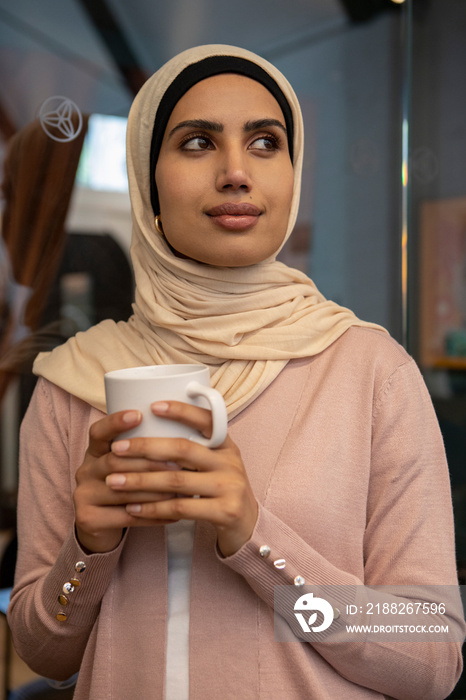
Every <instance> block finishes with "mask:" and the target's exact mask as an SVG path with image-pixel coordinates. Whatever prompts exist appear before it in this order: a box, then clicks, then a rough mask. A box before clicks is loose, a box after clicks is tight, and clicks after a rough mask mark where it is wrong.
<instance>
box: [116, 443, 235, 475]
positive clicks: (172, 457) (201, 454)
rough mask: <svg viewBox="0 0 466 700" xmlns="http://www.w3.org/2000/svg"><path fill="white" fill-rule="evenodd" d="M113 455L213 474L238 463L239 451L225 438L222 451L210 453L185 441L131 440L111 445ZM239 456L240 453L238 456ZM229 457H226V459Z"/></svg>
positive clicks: (203, 447)
mask: <svg viewBox="0 0 466 700" xmlns="http://www.w3.org/2000/svg"><path fill="white" fill-rule="evenodd" d="M111 450H112V453H113V454H115V455H118V456H119V457H122V456H124V457H125V458H128V457H145V458H146V459H148V460H150V461H153V462H165V463H174V464H177V465H179V467H182V468H183V469H187V470H195V471H213V470H217V469H221V468H224V467H226V466H227V464H228V461H229V459H230V461H231V460H232V459H233V460H234V461H235V462H238V461H239V460H238V459H237V453H238V450H237V448H236V446H235V445H234V443H233V442H232V441H231V440H230V438H229V437H228V436H227V438H226V440H225V442H224V444H223V449H222V448H218V449H215V450H211V449H209V448H208V447H205V446H204V445H200V444H199V443H197V442H195V441H193V440H187V439H185V438H133V439H132V440H117V441H115V442H113V443H112V446H111ZM238 454H239V453H238ZM227 455H228V456H227Z"/></svg>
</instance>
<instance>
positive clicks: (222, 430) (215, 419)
mask: <svg viewBox="0 0 466 700" xmlns="http://www.w3.org/2000/svg"><path fill="white" fill-rule="evenodd" d="M186 393H187V394H188V396H189V398H190V399H196V398H197V397H198V396H203V397H204V398H206V399H207V401H208V402H209V405H210V410H211V411H212V436H211V437H210V438H205V437H202V436H199V437H197V436H196V437H195V438H192V439H193V440H194V441H195V442H198V443H199V444H200V445H205V447H219V446H220V445H221V444H222V443H223V442H224V440H225V438H226V436H227V429H228V418H227V409H226V406H225V401H224V400H223V396H222V395H221V393H220V392H219V391H217V390H216V389H212V387H211V386H204V384H201V383H200V382H196V381H192V382H189V384H188V386H187V387H186Z"/></svg>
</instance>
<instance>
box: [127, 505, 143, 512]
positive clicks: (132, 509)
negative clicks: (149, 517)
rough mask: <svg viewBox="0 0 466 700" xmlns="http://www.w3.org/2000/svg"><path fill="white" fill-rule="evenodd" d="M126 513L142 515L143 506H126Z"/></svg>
mask: <svg viewBox="0 0 466 700" xmlns="http://www.w3.org/2000/svg"><path fill="white" fill-rule="evenodd" d="M126 512H127V513H140V512H141V505H140V504H139V503H129V504H128V505H127V506H126Z"/></svg>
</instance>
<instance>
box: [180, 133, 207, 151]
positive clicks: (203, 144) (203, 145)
mask: <svg viewBox="0 0 466 700" xmlns="http://www.w3.org/2000/svg"><path fill="white" fill-rule="evenodd" d="M180 148H181V149H182V150H183V151H207V150H209V149H210V148H212V141H211V140H210V139H209V138H208V137H207V136H200V135H199V136H188V137H186V138H185V139H184V140H183V141H182V142H181V144H180Z"/></svg>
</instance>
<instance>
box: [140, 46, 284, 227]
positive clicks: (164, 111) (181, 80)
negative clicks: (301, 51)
mask: <svg viewBox="0 0 466 700" xmlns="http://www.w3.org/2000/svg"><path fill="white" fill-rule="evenodd" d="M219 73H238V74H239V75H244V76H246V77H247V78H252V79H253V80H256V81H257V82H258V83H261V84H262V85H263V86H264V87H265V88H267V90H268V91H269V92H270V93H271V94H272V95H273V96H274V97H275V99H276V100H277V102H278V104H279V105H280V107H281V110H282V112H283V116H284V118H285V126H286V133H287V139H288V150H289V152H290V158H291V161H293V131H294V129H293V115H292V113H291V108H290V105H289V104H288V100H287V99H286V97H285V95H284V94H283V92H282V90H281V88H280V87H279V86H278V84H277V83H276V82H275V80H274V79H273V78H272V77H271V76H270V75H269V74H268V73H267V72H266V71H265V70H264V69H263V68H261V67H260V66H258V65H257V64H256V63H253V62H252V61H248V60H247V59H245V58H239V57H238V56H209V57H208V58H204V59H203V60H201V61H198V62H197V63H192V64H191V65H189V66H187V67H186V68H185V69H184V70H182V71H181V73H179V74H178V75H177V76H176V78H175V80H174V81H173V82H172V83H171V84H170V85H169V87H168V88H167V90H166V91H165V94H164V95H163V97H162V99H161V101H160V104H159V106H158V109H157V113H156V115H155V120H154V128H153V131H152V142H151V147H150V198H151V203H152V209H153V211H154V215H157V214H160V204H159V197H158V193H157V187H156V185H155V166H156V165H157V160H158V157H159V153H160V148H161V146H162V140H163V137H164V134H165V129H166V127H167V124H168V120H169V119H170V115H171V113H172V111H173V109H174V107H175V105H176V103H177V102H178V100H179V99H180V98H181V97H182V96H183V95H184V94H185V93H186V92H187V91H188V90H189V89H190V88H192V87H193V85H196V83H199V82H200V81H201V80H205V78H210V77H211V76H212V75H218V74H219Z"/></svg>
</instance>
